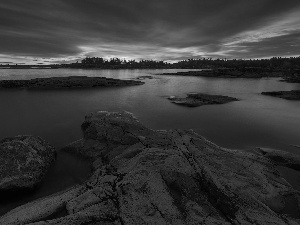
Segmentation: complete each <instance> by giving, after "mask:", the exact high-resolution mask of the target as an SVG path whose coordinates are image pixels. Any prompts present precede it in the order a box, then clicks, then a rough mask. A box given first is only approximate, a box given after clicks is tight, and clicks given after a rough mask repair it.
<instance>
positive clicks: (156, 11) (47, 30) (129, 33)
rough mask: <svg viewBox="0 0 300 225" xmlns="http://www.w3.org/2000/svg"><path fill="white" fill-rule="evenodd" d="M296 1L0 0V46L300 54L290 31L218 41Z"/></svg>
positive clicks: (268, 20)
mask: <svg viewBox="0 0 300 225" xmlns="http://www.w3.org/2000/svg"><path fill="white" fill-rule="evenodd" d="M299 6H300V1H299V0H287V1H284V2H283V1H281V0H251V1H246V0H228V1H224V0H201V1H199V0H151V1H146V0H126V1H124V0H111V1H109V0H51V1H38V0H22V1H20V0H1V2H0V29H1V33H0V49H1V52H0V53H1V54H4V55H7V56H28V57H47V58H49V57H52V58H64V57H72V56H73V57H74V58H75V57H77V58H78V56H79V57H80V56H84V55H100V56H105V55H111V56H118V55H120V56H124V57H125V56H128V57H137V58H140V57H142V58H147V57H149V56H152V57H153V56H154V57H157V58H160V59H161V58H163V59H170V60H175V59H180V58H185V57H197V56H201V55H203V56H205V55H214V56H217V55H218V53H220V56H221V57H222V56H224V55H226V56H228V55H230V56H232V57H247V56H248V57H252V56H254V57H262V56H265V57H268V56H273V55H274V54H275V55H283V54H289V52H291V53H293V54H300V51H299V47H296V48H291V46H290V47H288V46H287V45H288V44H287V41H291V42H296V40H299V36H298V33H297V32H298V31H295V30H291V31H290V32H289V33H287V34H286V33H285V34H283V35H284V36H282V37H274V38H272V37H271V38H270V39H261V40H260V41H259V43H258V42H252V43H250V42H249V43H246V44H238V45H237V46H235V47H231V48H230V46H227V47H226V51H227V53H224V46H223V44H224V43H225V41H226V40H228V39H230V38H232V37H234V36H236V35H238V34H240V33H243V32H247V31H255V30H258V29H261V28H263V27H268V26H269V25H272V24H274V23H278V22H280V21H282V20H285V19H286V18H287V17H288V16H289V13H291V12H296V11H297V10H298V9H299ZM278 29H282V28H281V27H278ZM273 44H276V48H273ZM242 46H244V47H242ZM262 49H264V51H263V50H262ZM287 49H289V50H287ZM228 52H230V54H229V53H228ZM222 54H223V55H222Z"/></svg>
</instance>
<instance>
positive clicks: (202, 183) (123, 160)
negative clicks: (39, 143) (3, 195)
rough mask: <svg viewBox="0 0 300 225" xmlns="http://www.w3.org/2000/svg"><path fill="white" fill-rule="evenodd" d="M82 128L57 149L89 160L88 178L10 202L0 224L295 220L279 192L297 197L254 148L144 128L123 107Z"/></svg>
mask: <svg viewBox="0 0 300 225" xmlns="http://www.w3.org/2000/svg"><path fill="white" fill-rule="evenodd" d="M82 130H83V134H84V138H83V139H82V140H79V141H77V142H74V143H72V144H70V145H69V146H67V147H66V148H65V150H66V151H69V152H74V153H76V154H79V155H82V156H84V157H87V158H89V159H91V160H92V161H93V165H94V173H93V175H92V176H91V177H90V178H89V180H88V181H87V182H86V183H85V184H84V185H81V186H76V187H73V188H72V189H70V190H67V191H65V192H62V193H58V194H56V195H53V196H49V197H46V198H43V199H40V200H37V201H35V202H32V203H28V204H27V205H23V206H21V207H18V208H16V209H14V210H12V211H11V212H9V213H7V214H6V215H4V216H3V217H1V218H0V224H35V225H44V224H45V225H46V224H47V225H49V224H50V225H52V224H53V225H54V224H55V225H58V224H220V225H221V224H222V225H223V224H264V225H265V224H269V225H271V224H272V225H273V224H278V225H279V224H286V225H288V224H289V225H294V224H298V223H297V220H296V219H293V218H290V217H289V216H287V215H284V214H283V213H282V212H283V211H284V209H285V208H286V206H287V203H286V202H287V198H289V199H290V198H292V199H294V200H295V202H298V203H299V201H298V199H299V194H298V192H297V191H295V190H294V189H293V188H292V187H291V185H290V184H289V183H287V182H286V181H285V180H284V179H282V178H281V177H280V175H279V173H278V172H277V171H276V169H275V166H274V164H273V163H272V161H271V160H269V159H268V158H266V157H264V156H263V155H261V154H255V153H249V152H248V153H247V152H243V151H237V150H230V149H224V148H221V147H219V146H217V145H215V144H213V143H211V142H209V141H208V140H206V139H205V138H203V137H201V136H199V135H198V134H196V133H194V132H193V131H183V130H170V131H155V130H151V129H148V128H146V127H145V126H143V125H142V124H140V123H139V121H138V120H137V119H136V118H135V117H134V116H133V115H132V114H130V113H127V112H121V113H110V112H98V113H94V114H91V115H89V116H87V117H86V119H85V122H84V123H83V124H82ZM295 207H298V206H297V204H296V206H295ZM62 210H64V211H66V215H62V216H59V217H55V218H54V217H53V214H55V213H57V212H59V211H62ZM298 211H299V210H298ZM49 218H50V219H49Z"/></svg>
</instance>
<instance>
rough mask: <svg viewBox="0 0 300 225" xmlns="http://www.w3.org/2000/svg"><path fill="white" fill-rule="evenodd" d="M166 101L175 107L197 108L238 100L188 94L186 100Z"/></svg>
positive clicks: (177, 98)
mask: <svg viewBox="0 0 300 225" xmlns="http://www.w3.org/2000/svg"><path fill="white" fill-rule="evenodd" d="M168 99H169V100H170V101H171V102H172V103H174V104H177V105H183V106H188V107H197V106H202V105H214V104H224V103H228V102H232V101H238V99H236V98H233V97H228V96H223V95H208V94H202V93H189V94H187V97H186V98H181V97H176V96H170V97H168Z"/></svg>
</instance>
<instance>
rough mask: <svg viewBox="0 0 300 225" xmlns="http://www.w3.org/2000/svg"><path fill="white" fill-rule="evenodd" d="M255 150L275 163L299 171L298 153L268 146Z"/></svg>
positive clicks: (299, 159)
mask: <svg viewBox="0 0 300 225" xmlns="http://www.w3.org/2000/svg"><path fill="white" fill-rule="evenodd" d="M257 150H258V151H260V152H261V154H263V155H264V157H266V158H269V159H271V160H272V161H273V163H275V164H276V165H279V166H285V167H289V168H291V169H294V170H298V171H300V156H299V155H295V154H293V153H290V152H284V151H280V150H276V149H270V148H257Z"/></svg>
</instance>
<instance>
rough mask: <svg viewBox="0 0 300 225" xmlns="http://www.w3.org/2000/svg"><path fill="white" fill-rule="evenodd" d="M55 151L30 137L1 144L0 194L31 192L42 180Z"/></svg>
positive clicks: (46, 143) (6, 140)
mask: <svg viewBox="0 0 300 225" xmlns="http://www.w3.org/2000/svg"><path fill="white" fill-rule="evenodd" d="M55 156H56V151H55V149H54V147H52V146H51V145H50V144H49V143H48V142H46V141H45V140H43V139H41V138H39V137H33V136H16V137H13V138H5V139H3V140H1V141H0V194H2V195H5V194H13V193H16V192H23V191H30V190H33V189H34V188H36V187H37V186H38V185H39V184H40V183H41V181H42V180H43V178H44V176H45V174H46V172H47V171H48V169H49V167H50V165H51V163H52V162H53V161H54V160H55Z"/></svg>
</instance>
